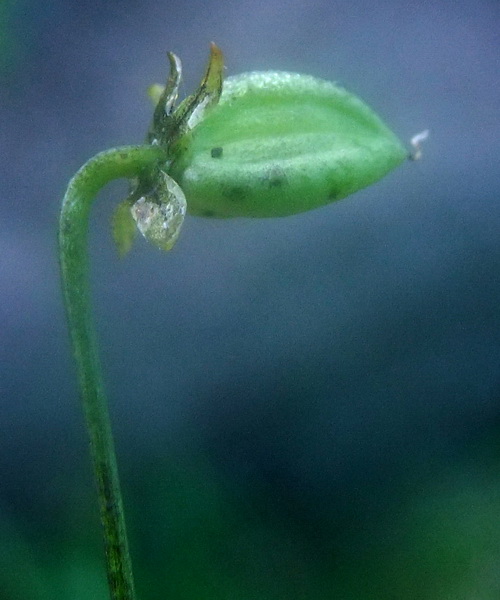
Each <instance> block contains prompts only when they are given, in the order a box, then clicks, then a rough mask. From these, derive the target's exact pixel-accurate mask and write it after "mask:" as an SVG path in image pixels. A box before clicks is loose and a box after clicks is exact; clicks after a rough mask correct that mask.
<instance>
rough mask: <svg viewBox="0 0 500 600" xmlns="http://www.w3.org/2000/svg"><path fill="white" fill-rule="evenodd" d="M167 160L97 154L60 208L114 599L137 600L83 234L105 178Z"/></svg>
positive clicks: (145, 149) (68, 299)
mask: <svg viewBox="0 0 500 600" xmlns="http://www.w3.org/2000/svg"><path fill="white" fill-rule="evenodd" d="M161 159H165V151H164V150H162V149H161V148H160V147H158V146H126V147H123V148H114V149H112V150H107V151H105V152H101V153H100V154H98V155H97V156H95V157H94V158H92V159H90V160H89V161H88V162H87V163H86V164H85V165H84V166H83V167H82V168H81V169H80V170H79V171H78V172H77V173H76V175H75V176H74V177H73V179H72V180H71V181H70V183H69V186H68V189H67V191H66V195H65V196H64V200H63V205H62V209H61V217H60V226H59V252H60V263H61V275H62V284H63V292H64V300H65V304H66V310H67V317H68V325H69V330H70V334H71V341H72V344H73V351H74V355H75V359H76V363H77V368H78V376H79V381H80V390H81V395H82V401H83V407H84V413H85V419H86V424H87V429H88V434H89V437H90V451H91V455H92V462H93V467H94V477H95V479H96V483H97V489H98V495H99V504H100V513H101V521H102V525H103V528H104V541H105V550H106V566H107V574H108V584H109V589H110V596H111V598H112V600H135V597H136V596H135V591H134V581H133V576H132V565H131V560H130V554H129V549H128V542H127V534H126V529H125V519H124V514H123V504H122V498H121V493H120V485H119V479H118V470H117V466H116V458H115V451H114V444H113V437H112V433H111V427H110V422H109V414H108V408H107V402H106V396H105V394H104V390H103V385H102V376H101V368H100V363H99V357H98V352H97V343H96V338H95V334H94V328H93V323H92V317H91V307H90V294H89V283H88V279H89V278H88V256H87V232H88V221H89V214H90V208H91V205H92V202H93V200H94V198H95V196H96V194H97V192H98V191H99V190H100V189H101V188H102V187H103V186H104V185H106V184H107V183H108V182H109V181H111V180H113V179H117V178H120V177H128V178H133V177H138V176H140V175H141V174H142V173H144V172H147V171H148V170H150V169H151V168H152V167H154V166H155V165H156V164H157V162H158V161H159V160H161Z"/></svg>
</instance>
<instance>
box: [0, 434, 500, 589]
mask: <svg viewBox="0 0 500 600" xmlns="http://www.w3.org/2000/svg"><path fill="white" fill-rule="evenodd" d="M492 446H493V445H492V444H486V446H485V445H484V443H483V444H481V447H478V448H477V449H476V451H475V452H473V453H472V454H473V455H474V456H472V455H471V454H469V455H468V457H467V458H464V459H463V460H462V461H461V464H460V465H459V467H457V468H455V469H453V470H451V469H449V468H447V469H443V470H442V471H441V472H437V473H436V474H435V476H433V477H429V476H428V474H427V475H425V474H422V473H421V474H419V475H416V476H415V478H414V486H412V488H411V489H403V486H402V485H401V483H400V482H398V481H397V480H395V481H393V486H392V490H393V492H392V494H391V495H390V496H388V497H386V498H379V503H378V508H377V509H375V510H374V509H373V507H372V508H371V509H370V508H368V509H366V506H365V509H363V506H362V505H360V504H359V497H358V495H357V494H356V491H354V492H353V493H352V505H351V507H350V509H349V510H346V508H345V507H342V506H340V505H339V506H337V505H336V504H335V502H333V503H331V505H330V506H329V507H328V509H326V510H325V509H324V507H322V508H320V509H319V510H317V511H315V510H311V507H310V506H308V505H307V502H302V501H301V500H302V499H301V494H300V491H299V493H297V490H295V492H293V491H292V493H289V492H290V490H287V489H286V486H287V485H290V482H288V484H287V482H281V484H280V482H277V481H274V482H273V481H270V480H267V481H265V478H258V477H253V478H250V479H247V480H246V482H245V483H244V484H242V483H241V482H240V483H239V484H237V483H236V481H235V479H234V478H229V477H228V476H227V473H226V474H225V473H223V471H222V470H221V469H220V468H217V467H216V466H214V464H213V463H212V462H211V461H210V460H209V459H208V458H207V455H206V454H201V453H198V454H192V453H191V454H190V455H186V454H184V455H172V456H170V457H169V459H168V460H162V461H157V462H153V463H152V462H151V460H149V461H148V462H147V465H146V466H144V464H143V463H142V462H141V463H139V462H138V463H136V464H133V465H132V466H130V465H128V467H127V469H126V478H125V479H126V481H127V483H126V485H125V488H126V493H125V501H126V505H127V509H128V522H129V530H130V534H131V540H132V550H133V558H134V563H135V567H136V579H137V582H136V583H137V587H138V590H139V597H141V598H149V599H151V600H156V599H157V600H161V599H165V598H175V599H176V600H191V599H192V600H195V599H197V600H198V599H199V600H212V599H213V600H221V599H223V600H252V599H257V598H259V599H261V598H262V599H269V600H274V599H276V600H283V599H284V598H290V599H297V600H299V599H300V600H302V599H303V600H306V599H308V598H318V599H330V598H332V599H337V598H339V599H345V600H351V599H352V600H354V599H367V600H373V599H380V600H388V599H394V600H397V599H398V600H406V599H408V600H410V599H417V598H418V599H421V600H445V599H451V598H453V599H456V600H462V599H463V600H470V599H472V598H474V599H475V600H490V599H491V600H493V599H496V598H498V597H499V594H500V575H499V569H498V565H499V560H500V522H499V519H498V514H499V513H500V485H499V483H498V467H499V462H498V457H497V456H492V455H491V452H490V451H485V447H488V448H490V449H491V447H492ZM77 477H78V475H77V474H75V479H76V478H77ZM131 480H132V481H131ZM291 488H293V485H291ZM58 493H59V494H62V495H63V497H61V498H60V500H61V504H60V506H59V509H54V507H53V506H52V507H46V508H47V511H46V513H45V515H46V517H47V519H46V520H44V519H43V518H42V519H39V520H38V522H37V523H36V525H34V526H33V525H30V526H28V525H27V524H24V526H22V525H21V524H20V523H19V522H16V520H15V519H11V520H9V518H8V517H7V515H6V514H3V515H2V518H1V521H0V528H1V535H0V539H1V542H0V590H2V592H1V594H0V597H1V598H2V599H5V600H28V599H29V600H45V599H47V600H48V599H54V598H61V599H62V598H68V599H71V600H87V599H88V600H95V599H97V598H106V597H107V590H106V585H105V580H104V573H103V562H102V557H101V548H100V542H99V538H100V531H99V527H98V523H97V522H96V518H95V514H94V510H93V509H94V504H95V499H94V498H93V494H92V488H91V486H87V487H83V486H81V485H80V486H79V485H75V486H74V487H72V486H70V485H68V483H67V482H66V483H64V484H61V489H60V490H58ZM373 494H375V495H376V494H377V491H376V489H375V490H373ZM62 506H64V510H62V509H61V507H62Z"/></svg>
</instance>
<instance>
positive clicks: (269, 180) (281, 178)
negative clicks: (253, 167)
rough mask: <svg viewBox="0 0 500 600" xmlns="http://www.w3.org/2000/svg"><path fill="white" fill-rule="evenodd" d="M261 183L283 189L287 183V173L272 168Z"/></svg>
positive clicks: (277, 168) (262, 178) (280, 169)
mask: <svg viewBox="0 0 500 600" xmlns="http://www.w3.org/2000/svg"><path fill="white" fill-rule="evenodd" d="M261 181H262V182H263V183H264V185H267V187H270V188H273V187H281V186H283V185H285V184H286V183H287V180H286V174H285V171H283V169H282V168H281V167H271V168H270V169H269V170H268V171H266V173H265V175H264V176H263V177H261Z"/></svg>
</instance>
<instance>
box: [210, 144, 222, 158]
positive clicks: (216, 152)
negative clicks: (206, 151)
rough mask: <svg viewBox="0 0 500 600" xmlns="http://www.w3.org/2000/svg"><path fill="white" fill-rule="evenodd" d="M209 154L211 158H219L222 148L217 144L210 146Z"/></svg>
mask: <svg viewBox="0 0 500 600" xmlns="http://www.w3.org/2000/svg"><path fill="white" fill-rule="evenodd" d="M210 156H211V157H212V158H220V157H221V156H222V148H221V147H220V146H217V147H216V148H212V149H211V150H210Z"/></svg>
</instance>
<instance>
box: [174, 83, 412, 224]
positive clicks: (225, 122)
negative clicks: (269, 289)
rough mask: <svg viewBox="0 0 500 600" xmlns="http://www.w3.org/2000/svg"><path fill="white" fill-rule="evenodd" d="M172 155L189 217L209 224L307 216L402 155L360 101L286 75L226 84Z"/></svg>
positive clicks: (334, 88)
mask: <svg viewBox="0 0 500 600" xmlns="http://www.w3.org/2000/svg"><path fill="white" fill-rule="evenodd" d="M173 154H174V160H173V163H172V164H171V165H170V168H169V175H170V176H171V177H173V179H175V181H177V183H178V184H179V185H180V187H181V188H182V190H183V192H184V194H185V196H186V200H187V206H188V212H190V213H191V214H193V215H201V216H213V217H276V216H286V215H292V214H295V213H300V212H303V211H307V210H310V209H313V208H316V207H318V206H322V205H324V204H327V203H329V202H333V201H335V200H339V199H341V198H344V197H345V196H348V195H349V194H352V193H353V192H355V191H357V190H359V189H361V188H363V187H366V186H367V185H370V184H371V183H374V182H375V181H377V180H378V179H380V178H381V177H383V176H384V175H386V174H387V173H388V172H389V171H390V170H392V169H393V168H394V167H396V166H397V165H399V164H400V163H401V162H403V161H404V160H405V159H406V158H407V157H408V152H407V151H406V150H405V148H404V147H403V146H402V145H401V143H400V141H399V140H398V139H397V137H396V136H395V135H394V134H393V133H392V132H391V131H390V130H389V129H388V128H387V126H386V125H384V123H383V122H382V121H381V120H380V118H379V117H378V116H377V115H376V114H375V113H374V112H373V111H372V110H371V109H370V108H369V107H368V106H367V105H366V104H364V103H363V102H362V101H361V100H360V99H359V98H357V97H356V96H354V95H352V94H350V93H349V92H347V91H346V90H344V89H343V88H340V87H338V86H336V85H334V84H332V83H329V82H327V81H322V80H319V79H315V78H314V77H310V76H305V75H298V74H294V73H283V72H255V73H247V74H243V75H239V76H236V77H230V78H228V79H226V80H225V81H224V84H223V89H222V95H221V97H220V100H219V102H218V103H217V104H216V105H215V106H214V107H212V108H211V109H210V110H208V111H207V113H206V114H205V115H204V117H203V119H202V120H201V121H200V122H199V123H198V124H197V125H196V126H195V127H194V128H193V129H192V130H191V131H189V132H188V133H186V134H185V135H184V136H183V137H181V138H180V139H179V140H178V142H177V144H176V146H175V147H174V148H173Z"/></svg>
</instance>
